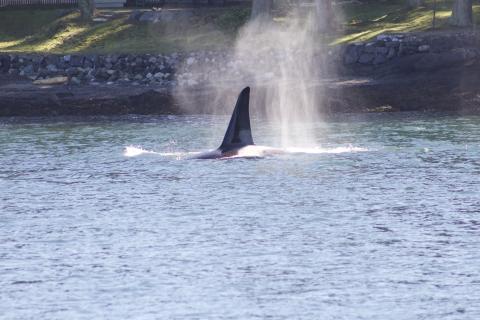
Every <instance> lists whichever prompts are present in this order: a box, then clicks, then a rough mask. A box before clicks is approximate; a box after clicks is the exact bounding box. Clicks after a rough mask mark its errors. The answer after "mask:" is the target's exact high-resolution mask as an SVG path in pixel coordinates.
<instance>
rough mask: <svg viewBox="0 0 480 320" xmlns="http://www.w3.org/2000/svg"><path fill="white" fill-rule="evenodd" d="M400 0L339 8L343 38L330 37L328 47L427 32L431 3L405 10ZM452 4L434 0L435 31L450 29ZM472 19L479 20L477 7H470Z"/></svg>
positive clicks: (479, 6)
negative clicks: (382, 37)
mask: <svg viewBox="0 0 480 320" xmlns="http://www.w3.org/2000/svg"><path fill="white" fill-rule="evenodd" d="M404 3H405V1H403V0H399V1H396V0H393V1H386V2H378V1H376V2H372V1H371V2H369V3H368V2H367V3H365V4H351V5H347V6H345V7H344V8H342V13H343V15H344V21H345V22H344V23H343V25H342V28H343V32H342V33H343V35H339V36H336V37H334V39H333V40H332V44H338V43H348V42H355V41H366V40H369V39H372V38H374V37H375V36H377V35H379V34H382V33H392V32H393V33H397V32H418V31H431V30H432V20H433V0H428V1H427V2H426V5H425V7H421V8H418V9H413V10H412V9H408V8H406V7H405V5H404ZM451 8H452V1H443V0H442V1H440V0H438V1H437V12H436V24H435V25H436V27H435V30H448V29H452V27H451V26H449V24H448V18H449V17H450V15H451ZM474 15H475V17H474V19H475V21H480V5H475V6H474Z"/></svg>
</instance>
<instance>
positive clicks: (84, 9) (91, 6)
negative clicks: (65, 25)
mask: <svg viewBox="0 0 480 320" xmlns="http://www.w3.org/2000/svg"><path fill="white" fill-rule="evenodd" d="M78 8H79V9H80V17H81V19H82V20H83V21H87V22H88V21H92V18H93V13H94V12H95V0H79V1H78Z"/></svg>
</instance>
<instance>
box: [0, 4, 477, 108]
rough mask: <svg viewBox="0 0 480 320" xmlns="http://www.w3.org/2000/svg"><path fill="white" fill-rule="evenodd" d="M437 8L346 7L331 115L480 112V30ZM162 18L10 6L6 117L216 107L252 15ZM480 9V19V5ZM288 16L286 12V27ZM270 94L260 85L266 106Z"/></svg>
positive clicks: (318, 86) (0, 63) (322, 85)
mask: <svg viewBox="0 0 480 320" xmlns="http://www.w3.org/2000/svg"><path fill="white" fill-rule="evenodd" d="M447 2H448V1H447ZM431 6H432V4H431V3H430V1H427V4H426V6H425V7H421V8H419V9H414V10H409V9H406V8H405V6H404V5H403V2H400V1H388V2H385V3H384V2H380V3H379V2H375V4H373V3H372V2H369V1H365V2H362V3H361V4H359V3H358V2H348V3H346V4H343V5H342V6H341V7H339V8H337V10H338V12H339V13H340V12H341V15H342V16H341V20H342V21H344V23H342V24H340V25H339V26H338V28H337V30H336V31H335V32H334V33H333V34H332V35H330V36H328V37H322V38H321V42H323V44H319V46H318V47H319V49H318V51H319V53H321V55H322V56H324V57H326V58H325V59H321V60H322V61H321V63H322V70H324V74H325V78H326V79H327V78H328V79H329V80H328V81H327V80H326V81H320V82H319V83H314V84H312V90H317V91H321V92H322V93H323V95H324V98H322V110H320V112H323V113H326V114H331V113H342V112H391V111H455V112H469V113H480V88H476V86H475V84H476V83H479V81H480V36H479V33H478V32H477V31H476V30H475V29H473V30H472V29H468V30H467V29H456V28H451V27H449V26H448V17H449V15H450V8H451V5H450V4H449V3H446V2H442V5H440V6H439V7H438V8H437V13H436V29H435V30H432V28H431V27H432V25H431V22H432V10H431ZM162 11H163V13H162V14H163V15H164V16H163V18H164V22H160V23H152V22H151V21H146V19H144V20H142V19H143V18H141V16H142V15H144V16H148V15H151V16H154V15H155V14H150V12H152V11H151V10H128V9H116V10H97V14H96V16H95V19H94V21H93V22H92V23H83V22H81V21H80V19H79V14H78V12H76V11H74V10H71V9H50V10H5V11H0V116H44V115H47V116H49V115H122V114H130V113H135V114H182V113H208V112H209V110H208V109H207V108H202V107H196V109H192V108H189V107H188V106H187V108H183V109H180V107H179V101H178V89H179V88H181V89H182V90H181V91H182V92H183V93H182V102H183V103H185V102H188V101H196V102H197V105H202V102H203V103H205V104H208V103H209V101H211V99H212V96H213V95H214V91H215V90H214V88H212V87H211V83H212V80H214V79H215V72H221V70H223V71H224V69H222V67H223V66H220V65H219V63H218V61H222V60H224V59H222V57H224V56H225V55H227V54H228V51H229V49H230V48H232V46H233V45H234V42H235V37H236V35H237V33H238V31H239V30H240V28H241V27H242V25H244V24H245V23H246V22H247V20H248V18H249V8H248V7H247V6H234V7H225V8H213V9H212V8H208V9H207V8H195V9H188V8H186V9H185V8H184V9H181V10H162ZM474 14H475V17H476V18H477V19H476V21H480V6H478V5H477V6H474ZM153 19H155V17H153ZM284 19H287V18H286V17H284V16H282V13H281V12H277V18H276V20H275V23H284V22H285V21H284ZM203 61H211V65H210V67H209V70H211V72H210V73H211V75H210V78H211V79H207V78H205V77H203V75H202V74H201V71H199V70H195V68H193V66H195V65H196V64H197V63H200V62H203ZM319 63H320V60H319ZM190 66H192V68H191V69H189V67H190ZM223 71H222V72H223ZM232 83H235V79H232ZM224 86H225V91H226V92H228V91H231V93H232V95H233V96H235V91H236V88H234V87H233V86H229V84H224ZM266 87H267V85H265V86H260V87H259V88H257V89H256V93H257V98H256V99H259V101H260V100H261V99H262V94H263V91H264V90H265V88H266ZM258 112H260V113H261V112H262V111H261V110H260V111H258Z"/></svg>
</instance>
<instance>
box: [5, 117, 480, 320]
mask: <svg viewBox="0 0 480 320" xmlns="http://www.w3.org/2000/svg"><path fill="white" fill-rule="evenodd" d="M227 121H228V119H226V118H223V117H207V116H205V117H156V118H155V117H141V118H138V117H137V118H135V117H130V118H113V119H111V118H103V119H88V120H85V119H83V120H82V119H57V120H56V121H53V120H41V119H36V120H25V119H3V120H1V121H0V318H1V319H255V318H257V319H345V320H351V319H369V320H374V319H378V320H385V319H412V320H413V319H449V320H450V319H452V320H453V319H480V273H479V271H480V117H458V116H457V117H455V116H435V115H427V116H421V115H415V114H410V115H409V114H402V115H376V116H362V117H348V118H344V119H332V120H329V121H326V122H324V123H318V124H316V125H315V126H316V134H317V136H318V141H317V147H316V148H311V149H309V150H306V151H308V152H307V153H304V154H287V155H282V156H277V157H271V158H265V159H253V160H252V159H235V160H222V161H218V160H216V161H212V160H206V161H205V160H186V159H185V158H186V157H187V156H188V155H190V152H192V151H200V150H205V149H208V148H214V147H216V146H217V144H219V143H220V140H221V137H222V134H223V130H224V127H225V123H226V122H227ZM253 127H254V137H255V138H256V139H257V141H258V142H260V143H261V144H266V145H269V144H271V142H272V141H274V137H272V136H269V133H268V132H269V130H267V128H268V124H265V123H263V122H262V120H257V121H255V122H254V124H253ZM126 147H129V148H128V149H126Z"/></svg>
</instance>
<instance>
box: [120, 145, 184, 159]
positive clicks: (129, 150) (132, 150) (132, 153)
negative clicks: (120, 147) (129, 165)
mask: <svg viewBox="0 0 480 320" xmlns="http://www.w3.org/2000/svg"><path fill="white" fill-rule="evenodd" d="M145 154H155V155H159V156H164V157H182V156H185V155H186V154H187V153H185V152H156V151H152V150H145V149H143V148H141V147H134V146H128V147H125V149H124V151H123V155H124V156H125V157H129V158H131V157H138V156H141V155H145Z"/></svg>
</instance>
